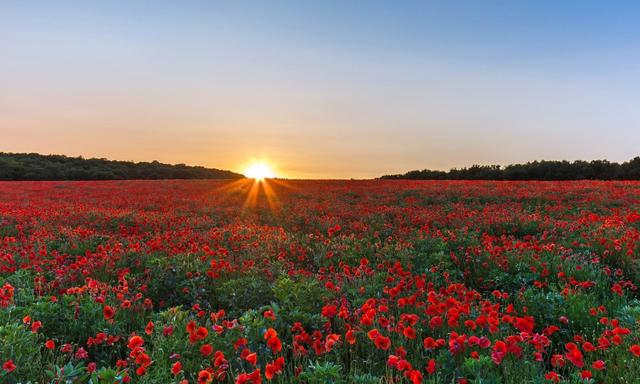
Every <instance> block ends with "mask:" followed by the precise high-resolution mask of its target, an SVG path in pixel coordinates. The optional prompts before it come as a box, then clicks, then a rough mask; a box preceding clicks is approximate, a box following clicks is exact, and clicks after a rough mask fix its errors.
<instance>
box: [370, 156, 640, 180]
mask: <svg viewBox="0 0 640 384" xmlns="http://www.w3.org/2000/svg"><path fill="white" fill-rule="evenodd" d="M381 178H382V179H409V180H583V179H588V180H637V179H640V157H635V158H633V159H632V160H629V161H627V162H624V163H622V164H618V163H612V162H609V161H607V160H592V161H590V162H587V161H582V160H577V161H573V162H569V161H566V160H564V161H549V160H542V161H534V162H528V163H526V164H511V165H507V166H506V167H502V166H500V165H473V166H471V167H469V168H461V169H456V168H453V169H451V170H449V171H448V172H445V171H432V170H429V169H424V170H415V171H409V172H407V173H405V174H400V175H385V176H382V177H381Z"/></svg>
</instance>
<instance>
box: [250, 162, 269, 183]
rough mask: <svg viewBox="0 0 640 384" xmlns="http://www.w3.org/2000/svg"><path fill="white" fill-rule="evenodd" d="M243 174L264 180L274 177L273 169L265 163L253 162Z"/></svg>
mask: <svg viewBox="0 0 640 384" xmlns="http://www.w3.org/2000/svg"><path fill="white" fill-rule="evenodd" d="M245 176H247V177H248V178H251V179H256V180H264V179H271V178H274V177H276V174H275V173H274V172H273V169H271V167H270V166H269V165H268V164H266V163H263V162H261V163H253V164H251V165H250V166H249V167H248V168H247V170H246V171H245Z"/></svg>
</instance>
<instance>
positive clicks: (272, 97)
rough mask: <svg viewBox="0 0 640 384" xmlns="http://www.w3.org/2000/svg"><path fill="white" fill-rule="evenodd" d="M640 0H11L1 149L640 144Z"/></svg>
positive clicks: (599, 151) (151, 152) (146, 154)
mask: <svg viewBox="0 0 640 384" xmlns="http://www.w3.org/2000/svg"><path fill="white" fill-rule="evenodd" d="M639 20H640V2H635V1H628V2H626V1H578V0H575V1H570V0H567V1H557V0H550V1H539V0H538V1H527V2H525V1H515V0H514V1H481V0H478V1H476V0H470V1H451V0H447V1H420V2H411V1H387V2H382V1H344V0H338V1H324V0H323V1H287V2H285V1H255V2H253V1H228V2H214V1H202V2H199V1H175V2H165V1H147V2H145V1H122V2H119V1H104V2H101V3H98V2H90V1H76V2H67V1H42V2H33V1H1V2H0V151H9V152H39V153H46V154H48V153H56V154H66V155H71V156H78V155H83V156H85V157H107V158H110V159H118V160H135V161H148V160H154V159H156V160H159V161H162V162H170V163H187V164H193V165H205V166H211V167H216V168H224V169H231V170H237V171H242V170H243V169H244V167H246V165H247V164H248V163H249V162H250V161H251V159H266V160H267V161H268V162H269V163H270V164H272V165H273V166H274V167H275V168H276V173H277V174H278V175H279V176H284V177H303V178H348V177H355V178H366V177H375V176H380V175H382V174H388V173H399V172H405V171H408V170H411V169H418V168H420V169H422V168H431V169H448V168H450V167H460V166H466V165H471V164H474V163H480V164H485V163H491V164H507V163H513V162H526V161H530V160H535V159H568V160H574V159H587V160H589V159H602V158H606V159H609V160H612V161H623V160H628V159H630V158H632V157H634V156H637V155H640V102H639V100H640V22H639Z"/></svg>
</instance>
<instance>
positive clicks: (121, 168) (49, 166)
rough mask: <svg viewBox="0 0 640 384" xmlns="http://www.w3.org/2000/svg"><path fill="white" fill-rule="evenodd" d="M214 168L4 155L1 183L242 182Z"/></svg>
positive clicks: (0, 164)
mask: <svg viewBox="0 0 640 384" xmlns="http://www.w3.org/2000/svg"><path fill="white" fill-rule="evenodd" d="M242 177H243V175H240V174H238V173H234V172H231V171H225V170H220V169H214V168H205V167H199V166H198V167H192V166H188V165H184V164H177V165H170V164H163V163H159V162H157V161H155V160H154V161H152V162H150V163H134V162H131V161H114V160H107V159H84V158H82V157H67V156H62V155H40V154H37V153H4V152H0V180H127V179H239V178H242Z"/></svg>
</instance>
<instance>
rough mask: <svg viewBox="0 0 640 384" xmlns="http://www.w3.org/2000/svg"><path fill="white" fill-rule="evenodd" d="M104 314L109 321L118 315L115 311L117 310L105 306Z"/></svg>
mask: <svg viewBox="0 0 640 384" xmlns="http://www.w3.org/2000/svg"><path fill="white" fill-rule="evenodd" d="M102 314H103V316H104V318H105V320H109V319H113V317H114V316H115V314H116V311H115V309H113V307H110V306H108V305H105V306H104V308H102Z"/></svg>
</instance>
